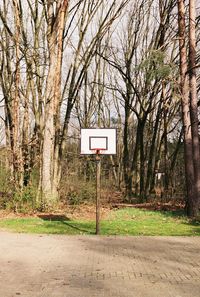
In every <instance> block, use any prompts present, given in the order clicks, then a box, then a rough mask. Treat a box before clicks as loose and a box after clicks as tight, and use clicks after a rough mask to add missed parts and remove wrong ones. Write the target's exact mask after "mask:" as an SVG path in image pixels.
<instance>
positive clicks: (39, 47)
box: [0, 0, 200, 217]
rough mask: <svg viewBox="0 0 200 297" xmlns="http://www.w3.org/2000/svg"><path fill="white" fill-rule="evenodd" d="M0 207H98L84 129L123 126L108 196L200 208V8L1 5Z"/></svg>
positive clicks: (65, 2)
mask: <svg viewBox="0 0 200 297" xmlns="http://www.w3.org/2000/svg"><path fill="white" fill-rule="evenodd" d="M0 32H1V38H0V68H1V69H0V100H1V105H0V132H1V133H0V136H1V138H0V208H2V209H6V208H9V209H11V210H13V211H23V210H24V209H27V210H38V211H44V210H46V209H51V208H54V207H55V205H58V204H59V205H61V207H64V205H66V204H76V203H79V204H81V203H85V202H92V201H94V200H95V168H96V167H95V162H94V157H93V156H81V155H80V131H81V128H116V129H117V154H116V155H113V156H112V155H110V156H102V157H101V161H102V172H101V182H102V195H103V196H105V197H107V199H111V200H113V201H114V200H115V197H116V199H118V197H119V196H120V199H121V200H122V201H123V202H126V203H130V204H131V203H148V202H150V201H154V200H156V201H161V202H163V203H166V202H170V203H175V202H179V203H182V204H183V205H184V208H185V210H186V213H187V215H188V216H189V217H197V216H198V215H199V209H200V145H199V128H198V125H199V119H198V115H199V111H198V107H199V105H200V101H199V94H200V72H199V65H200V64H199V63H200V51H199V49H200V3H199V1H195V0H177V1H176V0H137V1H133V0H98V1H97V0H90V1H88V0H23V1H22V0H0Z"/></svg>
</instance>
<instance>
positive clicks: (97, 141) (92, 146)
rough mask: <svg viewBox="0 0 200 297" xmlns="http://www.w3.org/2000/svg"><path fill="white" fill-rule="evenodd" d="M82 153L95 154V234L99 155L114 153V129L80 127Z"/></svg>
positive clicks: (115, 142)
mask: <svg viewBox="0 0 200 297" xmlns="http://www.w3.org/2000/svg"><path fill="white" fill-rule="evenodd" d="M80 149H81V154H82V155H95V161H96V234H99V233H100V198H101V155H115V154H116V150H117V131H116V129H114V128H113V129H112V128H108V129H92V128H91V129H81V142H80Z"/></svg>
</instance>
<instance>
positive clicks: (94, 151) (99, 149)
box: [91, 148, 106, 155]
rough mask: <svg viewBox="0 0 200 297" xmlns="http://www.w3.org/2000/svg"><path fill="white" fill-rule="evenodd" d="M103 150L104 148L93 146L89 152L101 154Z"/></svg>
mask: <svg viewBox="0 0 200 297" xmlns="http://www.w3.org/2000/svg"><path fill="white" fill-rule="evenodd" d="M105 150H106V149H105V148H93V149H91V152H92V154H93V155H103V154H104V151H105Z"/></svg>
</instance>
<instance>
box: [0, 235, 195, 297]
mask: <svg viewBox="0 0 200 297" xmlns="http://www.w3.org/2000/svg"><path fill="white" fill-rule="evenodd" d="M15 296H21V297H111V296H113V297H161V296H163V297H199V296H200V237H118V236H117V237H103V236H102V237H101V236H64V235H63V236H60V235H59V236H56V235H27V234H13V233H7V232H0V297H15Z"/></svg>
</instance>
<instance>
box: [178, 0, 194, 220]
mask: <svg viewBox="0 0 200 297" xmlns="http://www.w3.org/2000/svg"><path fill="white" fill-rule="evenodd" d="M178 26H179V50H180V76H181V105H182V121H183V135H184V159H185V176H186V189H187V201H186V208H187V214H188V215H189V216H194V215H195V214H196V210H195V194H196V193H195V189H194V166H193V162H191V160H193V151H192V134H191V121H190V105H189V104H190V102H189V82H188V74H187V51H186V44H185V43H186V40H185V37H186V32H185V7H184V1H183V0H178Z"/></svg>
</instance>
